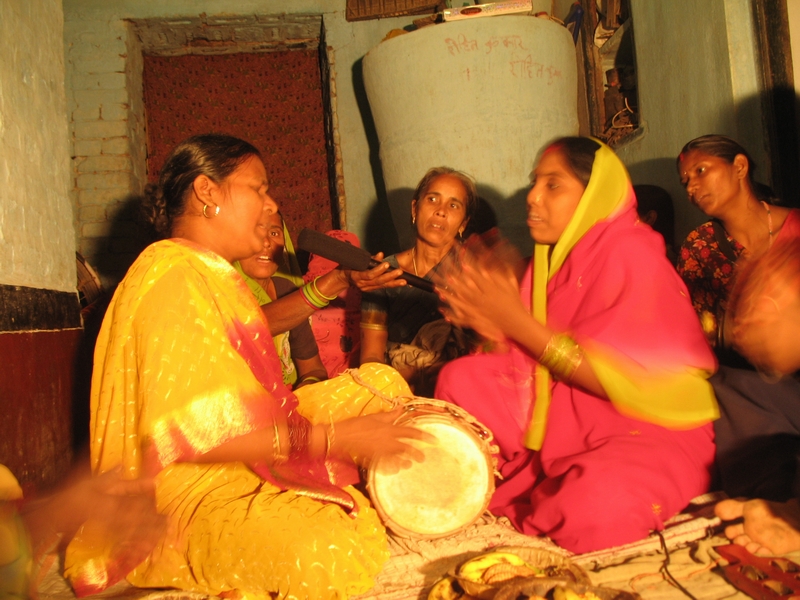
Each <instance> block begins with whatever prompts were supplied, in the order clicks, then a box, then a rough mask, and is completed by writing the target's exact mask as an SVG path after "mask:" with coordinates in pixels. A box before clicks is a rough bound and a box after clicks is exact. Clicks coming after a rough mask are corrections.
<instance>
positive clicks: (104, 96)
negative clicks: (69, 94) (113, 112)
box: [74, 90, 130, 107]
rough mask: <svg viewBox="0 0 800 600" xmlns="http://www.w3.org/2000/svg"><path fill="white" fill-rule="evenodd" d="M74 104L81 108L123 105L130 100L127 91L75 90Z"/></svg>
mask: <svg viewBox="0 0 800 600" xmlns="http://www.w3.org/2000/svg"><path fill="white" fill-rule="evenodd" d="M74 96H75V102H76V103H77V104H78V106H81V107H92V106H100V105H101V104H114V103H116V104H125V103H126V102H128V100H129V99H130V97H129V95H128V90H75V92H74Z"/></svg>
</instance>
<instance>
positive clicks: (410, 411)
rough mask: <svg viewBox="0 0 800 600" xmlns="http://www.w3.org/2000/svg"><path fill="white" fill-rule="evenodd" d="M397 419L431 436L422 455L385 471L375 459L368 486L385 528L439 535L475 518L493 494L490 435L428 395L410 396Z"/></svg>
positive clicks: (415, 534)
mask: <svg viewBox="0 0 800 600" xmlns="http://www.w3.org/2000/svg"><path fill="white" fill-rule="evenodd" d="M405 409H406V410H405V412H404V414H403V415H402V416H401V417H400V418H399V419H398V420H397V424H402V425H406V426H411V427H416V428H418V429H421V430H423V431H425V432H427V433H429V434H431V435H432V436H434V437H435V438H436V443H435V444H425V445H420V446H419V447H420V448H421V449H422V451H423V452H424V454H425V460H424V461H422V462H418V463H414V464H413V465H412V466H411V467H410V468H409V469H405V470H402V471H399V472H396V473H391V472H387V470H386V469H385V468H384V467H383V465H382V461H380V460H378V461H376V463H374V464H373V465H372V466H371V467H370V469H369V471H368V477H367V490H368V492H369V494H370V498H371V499H372V503H373V505H374V506H375V510H376V511H377V512H378V514H379V515H380V517H381V519H382V520H383V522H384V524H385V525H386V527H387V528H389V529H391V530H392V532H394V533H395V534H397V535H399V536H401V537H409V538H421V539H432V538H439V537H444V536H447V535H451V534H453V533H456V532H458V531H459V530H461V529H463V528H464V527H467V526H468V525H471V524H472V523H474V522H475V521H476V520H477V519H478V518H480V516H481V515H482V514H483V513H484V511H485V510H486V507H487V506H488V505H489V500H490V499H491V497H492V494H493V493H494V477H495V463H496V460H495V459H494V458H493V456H492V454H493V453H495V452H496V451H497V448H496V447H495V446H493V445H492V434H491V432H489V430H488V429H486V427H484V426H483V425H481V424H480V423H479V422H477V421H476V420H475V419H474V418H473V417H472V416H471V415H469V414H468V413H466V412H465V411H464V410H463V409H461V408H459V407H458V406H455V405H452V404H449V403H447V402H442V401H440V400H432V399H427V398H426V399H416V400H412V401H411V402H409V403H408V404H407V405H406V406H405Z"/></svg>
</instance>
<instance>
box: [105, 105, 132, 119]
mask: <svg viewBox="0 0 800 600" xmlns="http://www.w3.org/2000/svg"><path fill="white" fill-rule="evenodd" d="M128 113H129V107H128V105H127V104H103V107H102V108H101V109H100V116H101V117H102V118H103V120H104V121H127V120H128Z"/></svg>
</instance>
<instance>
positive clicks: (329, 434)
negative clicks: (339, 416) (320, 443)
mask: <svg viewBox="0 0 800 600" xmlns="http://www.w3.org/2000/svg"><path fill="white" fill-rule="evenodd" d="M325 439H326V440H328V447H327V448H325V460H328V458H330V456H331V450H332V449H333V443H334V442H335V441H336V428H335V427H334V426H333V419H331V425H330V427H326V428H325Z"/></svg>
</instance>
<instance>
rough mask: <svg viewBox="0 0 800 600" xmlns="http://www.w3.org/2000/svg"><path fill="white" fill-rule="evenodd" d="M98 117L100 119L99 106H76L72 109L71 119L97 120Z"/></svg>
mask: <svg viewBox="0 0 800 600" xmlns="http://www.w3.org/2000/svg"><path fill="white" fill-rule="evenodd" d="M98 119H100V107H99V106H90V107H86V108H81V107H78V108H76V109H75V110H73V111H72V120H73V121H97V120H98Z"/></svg>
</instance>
